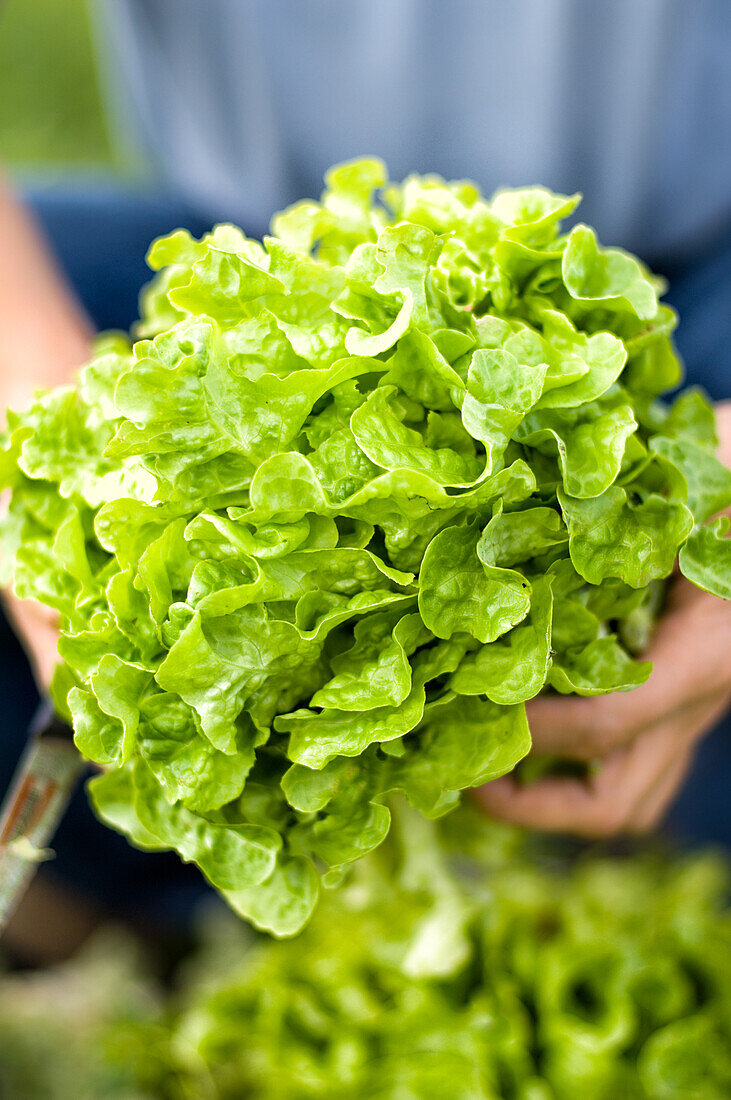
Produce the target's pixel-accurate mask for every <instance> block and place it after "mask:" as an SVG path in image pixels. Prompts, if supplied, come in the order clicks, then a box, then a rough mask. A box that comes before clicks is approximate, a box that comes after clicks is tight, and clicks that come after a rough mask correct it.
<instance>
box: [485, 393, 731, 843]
mask: <svg viewBox="0 0 731 1100" xmlns="http://www.w3.org/2000/svg"><path fill="white" fill-rule="evenodd" d="M717 415H718V428H719V437H720V440H721V446H720V449H719V458H720V459H721V460H722V461H723V462H724V463H725V464H726V465H727V466H730V467H731V402H725V403H723V404H721V405H719V406H717ZM647 656H648V658H649V659H650V660H652V661H653V664H654V668H653V671H652V675H651V676H650V679H649V680H648V681H647V683H646V684H643V685H642V687H639V688H637V689H636V690H634V691H630V692H627V693H626V694H617V695H605V696H601V697H597V698H594V699H583V698H578V697H555V696H545V697H542V698H539V699H535V700H534V701H533V702H532V703H531V704H529V706H528V716H529V720H530V726H531V732H532V735H533V745H534V748H535V750H536V751H537V752H539V753H546V754H557V755H559V756H563V757H568V758H571V759H576V760H583V761H589V760H596V761H599V762H600V767H599V769H598V770H597V771H596V772H595V773H594V774H593V775H592V776H591V777H590V778H589V779H587V780H586V781H581V780H578V779H563V778H552V777H547V778H545V779H541V780H539V781H538V782H536V783H533V784H528V785H526V786H523V787H521V786H520V785H519V784H518V783H516V782H515V781H514V780H513V779H511V778H509V777H506V778H504V779H498V780H496V781H495V782H494V783H489V784H488V785H487V786H486V787H483V788H481V789H480V790H479V791H478V792H476V797H477V798H478V800H479V802H480V803H481V804H482V806H483V807H484V808H485V809H486V810H487V811H488V813H490V814H492V815H493V816H495V817H499V818H502V819H503V820H506V821H513V822H516V823H518V824H521V825H527V826H530V827H532V828H537V829H542V830H547V831H554V832H567V833H578V834H579V835H583V836H590V837H591V836H594V837H597V836H610V835H613V834H615V833H620V832H644V831H646V830H648V829H651V828H653V827H654V826H655V825H656V824H658V822H659V821H660V820H661V819H662V817H663V815H664V813H665V811H666V810H667V808H668V806H669V805H670V802H671V801H672V799H673V797H674V795H675V793H676V792H677V790H678V788H679V787H680V785H681V784H682V782H683V780H684V778H685V776H686V774H687V772H688V769H689V767H690V764H691V761H692V757H693V752H694V750H695V747H696V745H697V743H698V742H699V740H700V739H701V738H702V737H703V735H704V734H706V733H708V732H709V730H710V729H712V727H713V726H714V725H715V723H716V722H717V721H718V720H719V718H721V717H722V715H723V713H724V711H725V710H726V709H727V707H728V705H729V702H730V701H731V603H727V602H726V601H724V600H720V599H717V598H716V597H715V596H709V595H707V594H706V593H705V592H700V591H699V590H698V589H697V588H695V587H694V586H693V585H691V584H690V583H689V582H688V581H686V580H685V579H684V578H683V577H681V576H680V575H678V576H677V577H676V579H675V580H674V581H673V584H672V588H671V591H670V593H669V599H668V604H667V607H666V610H665V614H664V616H663V618H662V619H661V620H660V623H659V624H658V627H657V630H656V632H655V637H654V640H653V643H652V646H651V647H650V651H649V653H648V654H647Z"/></svg>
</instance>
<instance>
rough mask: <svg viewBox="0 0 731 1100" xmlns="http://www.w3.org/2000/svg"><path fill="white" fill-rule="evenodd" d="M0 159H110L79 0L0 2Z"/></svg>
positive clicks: (88, 164) (103, 164) (54, 162)
mask: <svg viewBox="0 0 731 1100" xmlns="http://www.w3.org/2000/svg"><path fill="white" fill-rule="evenodd" d="M0 161H2V162H3V163H4V164H5V165H6V166H10V167H11V168H13V169H15V170H20V171H34V170H36V169H43V168H51V169H53V170H54V171H57V170H60V169H62V168H63V167H64V166H67V165H68V166H70V167H73V168H74V169H78V168H80V167H85V168H90V169H91V168H105V169H107V168H111V167H115V166H116V155H115V153H114V152H113V149H112V142H111V141H110V135H109V131H108V128H107V125H106V122H105V116H104V110H103V105H102V95H101V91H100V87H99V80H98V74H97V69H96V63H95V59H94V50H93V38H92V28H91V25H90V19H89V11H88V8H87V3H86V0H6V2H4V3H2V2H0Z"/></svg>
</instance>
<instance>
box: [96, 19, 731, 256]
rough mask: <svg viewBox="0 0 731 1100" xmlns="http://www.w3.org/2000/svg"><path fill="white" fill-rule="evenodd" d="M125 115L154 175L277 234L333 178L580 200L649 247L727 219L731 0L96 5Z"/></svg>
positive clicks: (586, 213)
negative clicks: (431, 180)
mask: <svg viewBox="0 0 731 1100" xmlns="http://www.w3.org/2000/svg"><path fill="white" fill-rule="evenodd" d="M95 10H96V11H97V13H98V14H99V17H100V18H99V25H100V30H101V32H102V41H103V45H104V49H105V50H106V53H107V57H106V59H105V63H104V65H103V66H102V69H103V71H104V72H105V73H106V74H107V79H108V81H109V92H110V98H111V101H112V103H113V105H114V106H115V113H116V116H117V118H124V119H125V120H126V123H127V125H128V126H129V127H130V128H131V129H132V131H133V132H134V134H135V135H136V138H137V139H138V141H139V142H140V143H141V144H142V146H143V147H144V150H145V153H146V156H147V159H148V161H149V163H150V165H151V166H152V168H153V171H154V173H155V175H156V177H157V179H158V181H160V182H161V183H162V184H163V185H164V186H165V187H166V188H168V189H169V190H170V191H171V192H173V193H175V194H177V195H179V196H180V197H181V198H182V199H184V200H185V201H187V202H188V203H189V204H190V205H191V206H192V207H193V208H195V209H196V210H198V211H200V212H202V213H203V214H204V215H205V216H206V217H208V218H209V220H211V221H214V220H234V221H237V222H238V223H240V224H241V225H242V226H243V227H244V228H245V229H246V230H247V231H248V232H249V233H251V234H252V235H253V234H261V232H262V231H264V230H265V229H266V226H267V224H268V222H269V218H270V216H271V214H272V212H273V211H274V210H276V209H279V208H281V207H283V206H285V205H286V204H288V203H290V202H292V201H295V200H296V199H298V198H302V197H315V196H317V195H318V194H319V192H320V190H321V188H322V174H323V172H324V170H325V169H326V168H327V167H328V166H329V165H330V164H333V163H335V162H337V161H340V160H343V159H348V158H351V157H355V156H359V155H363V154H375V155H379V156H382V157H383V158H384V159H385V160H386V162H387V164H388V167H389V169H390V172H391V176H392V178H396V179H398V178H401V177H402V176H404V175H406V174H408V173H409V172H412V171H418V172H438V173H439V174H441V175H443V176H446V177H448V178H459V177H464V176H467V177H469V178H472V179H474V180H476V182H477V183H478V184H479V185H480V186H481V187H482V188H483V189H484V190H485V191H487V192H490V191H492V190H493V189H494V188H496V187H498V186H524V185H527V184H532V183H542V184H544V185H545V186H547V187H550V188H552V189H554V190H558V191H566V192H573V191H575V190H580V191H583V193H584V202H583V204H582V206H581V211H580V216H581V217H582V218H583V219H584V220H586V221H588V222H590V223H592V224H594V225H596V227H597V228H598V230H599V234H600V237H601V238H602V240H604V241H605V242H606V243H607V244H621V245H623V246H625V247H628V248H631V249H633V250H636V251H638V252H640V253H641V254H643V255H644V256H646V257H647V258H648V259H650V260H653V259H656V258H662V257H665V256H672V255H673V254H675V255H678V254H682V253H684V252H692V251H693V250H696V251H697V250H698V249H701V248H703V247H705V246H707V245H708V244H709V243H711V242H712V241H713V238H714V236H715V235H717V234H718V233H719V232H720V231H722V230H723V228H724V227H725V226H728V225H729V223H730V222H731V144H730V142H729V135H730V134H731V76H730V75H729V74H730V66H729V60H730V58H731V3H729V0H693V2H692V3H689V2H688V0H368V2H360V0H98V2H97V5H96V8H95Z"/></svg>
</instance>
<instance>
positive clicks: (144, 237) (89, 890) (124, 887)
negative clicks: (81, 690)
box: [0, 187, 731, 924]
mask: <svg viewBox="0 0 731 1100" xmlns="http://www.w3.org/2000/svg"><path fill="white" fill-rule="evenodd" d="M31 204H32V206H33V207H34V209H35V212H36V214H37V216H38V217H39V219H40V221H41V222H42V224H43V226H44V228H45V231H46V234H47V236H48V238H49V240H50V242H51V244H52V245H53V247H54V249H55V251H56V253H57V255H58V256H59V258H60V260H61V263H62V265H63V267H64V268H65V271H66V273H67V275H68V277H69V278H70V280H71V282H72V283H73V285H74V287H75V288H76V291H77V293H78V295H79V297H80V298H81V300H82V302H83V303H84V305H85V307H86V309H87V311H88V312H89V314H90V316H91V317H92V319H93V321H94V322H95V324H96V325H97V326H98V327H99V328H100V329H106V328H119V329H127V328H129V326H130V325H131V323H132V322H133V321H134V320H135V318H136V317H137V295H138V291H139V288H140V287H141V285H142V284H143V283H144V282H145V281H146V280H147V279H148V278H149V276H150V272H149V271H148V269H147V268H146V266H145V263H144V259H143V257H144V255H145V251H146V249H147V246H148V244H149V242H150V241H151V240H152V239H153V238H154V237H155V236H158V235H160V234H162V233H166V232H168V231H169V230H171V229H173V228H175V227H176V226H178V225H185V226H187V227H188V228H189V229H190V230H191V231H192V232H193V233H194V234H196V235H200V234H201V233H202V232H203V231H204V230H205V229H207V228H208V226H206V225H205V224H204V222H203V219H202V218H201V216H200V215H199V214H197V213H196V211H194V210H191V209H187V208H185V207H183V206H181V205H180V204H177V203H175V202H172V201H166V200H165V199H164V198H159V197H141V196H135V195H132V194H128V193H126V192H122V191H120V190H117V189H115V188H111V187H110V188H108V189H102V188H99V187H94V188H90V189H84V188H77V189H75V190H73V191H59V190H56V189H49V190H46V191H43V192H36V193H35V194H34V195H32V196H31ZM244 228H245V229H246V230H247V232H249V233H250V234H252V235H260V234H261V231H262V228H263V227H262V226H258V225H256V226H250V225H247V226H245V227H244ZM653 262H654V264H655V266H656V267H658V268H659V269H660V270H664V271H666V272H667V273H668V274H669V275H670V277H671V280H672V281H671V289H670V293H669V294H668V296H667V299H668V301H670V302H671V303H672V304H673V305H674V306H676V308H677V309H678V310H679V311H680V313H681V316H682V324H681V326H680V328H679V330H678V345H679V347H680V351H681V353H682V355H683V358H684V359H685V362H686V366H687V370H688V377H689V380H690V381H692V382H696V383H700V384H701V385H703V386H704V387H705V388H706V389H707V390H708V392H709V393H710V394H711V395H712V396H713V397H714V398H722V397H727V396H728V395H729V389H730V382H731V310H729V308H728V305H729V298H730V297H731V294H730V292H731V232H729V233H727V234H726V235H725V237H724V238H723V239H720V240H718V241H717V242H716V244H715V245H714V247H713V248H711V249H708V250H707V251H706V252H705V253H704V254H703V255H699V256H696V257H693V258H692V259H687V260H686V261H685V262H684V263H683V264H682V265H679V264H676V265H673V264H672V262H671V258H670V257H662V256H658V257H655V258H654V261H653ZM0 652H1V659H0V684H1V685H2V687H3V688H4V691H3V695H4V698H5V720H4V723H3V725H4V745H3V751H2V753H0V792H1V791H2V790H4V789H5V788H6V787H7V784H8V783H9V781H10V778H11V774H12V771H13V769H14V766H15V763H16V761H17V759H18V757H19V756H20V754H21V751H22V747H23V743H24V739H25V731H26V729H27V726H28V723H29V721H30V718H31V716H32V713H33V710H34V708H35V705H36V702H37V696H36V693H35V689H34V687H33V682H32V679H31V676H30V672H29V670H28V666H27V662H26V660H25V657H24V655H23V653H22V650H21V648H20V646H19V644H18V643H17V641H16V640H15V638H14V636H13V634H12V632H11V631H10V629H9V628H8V627H7V625H6V624H5V623H4V622H2V623H0ZM730 778H731V721H730V720H729V719H727V720H726V721H725V722H724V723H723V725H722V726H720V727H719V728H718V729H717V730H716V731H715V732H714V733H713V734H712V735H711V736H709V737H708V738H706V740H705V741H704V742H703V744H702V745H701V746H700V748H699V751H698V757H697V761H696V765H695V768H694V770H693V773H692V775H691V777H690V780H689V781H688V783H687V784H686V786H685V788H684V790H683V792H682V794H681V796H680V798H679V799H678V801H677V803H676V805H675V807H674V809H673V812H672V814H671V818H670V822H669V829H670V830H671V831H672V832H673V833H674V834H675V835H676V836H677V837H678V838H679V839H681V840H682V841H683V842H685V843H696V842H706V841H715V842H723V843H725V844H727V845H729V846H730V847H731V815H730V814H729V812H728V785H729V779H730ZM54 848H55V851H56V859H55V860H54V861H53V862H52V863H51V864H49V865H47V866H46V867H45V868H44V869H43V873H44V874H47V875H48V876H49V877H55V878H57V879H61V880H63V881H64V882H65V884H66V885H68V886H70V887H72V888H73V889H75V890H77V891H80V892H82V893H86V894H87V895H89V896H91V897H93V898H94V899H95V900H97V901H101V902H102V903H103V904H104V905H105V906H107V907H108V908H109V910H110V911H112V912H114V913H115V915H123V914H129V915H136V916H138V917H140V916H142V917H144V918H147V919H149V920H151V921H157V922H159V921H164V922H165V923H167V924H180V923H184V922H185V921H186V919H187V917H188V916H189V914H190V911H191V908H192V906H193V905H194V904H195V902H196V901H197V900H198V899H199V898H200V896H201V895H202V894H203V893H204V892H205V890H206V889H207V888H206V887H205V885H204V883H203V879H202V878H201V876H200V874H199V872H198V871H197V870H196V869H194V868H192V867H189V866H185V865H183V864H181V863H180V861H179V860H178V858H177V856H175V855H173V854H164V855H162V854H153V855H151V854H143V853H140V852H137V851H135V850H134V849H132V848H131V847H130V846H129V845H128V844H127V842H126V841H125V840H124V839H123V838H122V837H121V836H118V835H117V834H116V833H114V832H113V831H111V830H109V829H107V828H106V827H105V826H103V825H101V824H100V823H99V822H97V820H96V819H95V818H94V816H93V814H92V813H91V810H90V809H89V807H88V804H87V802H86V796H85V794H84V792H83V791H81V790H80V791H79V792H78V793H77V795H76V797H75V798H74V799H73V802H72V804H71V807H70V809H69V811H68V813H67V814H66V816H65V818H64V821H63V822H62V824H61V826H60V828H59V830H58V833H57V835H56V838H55V841H54Z"/></svg>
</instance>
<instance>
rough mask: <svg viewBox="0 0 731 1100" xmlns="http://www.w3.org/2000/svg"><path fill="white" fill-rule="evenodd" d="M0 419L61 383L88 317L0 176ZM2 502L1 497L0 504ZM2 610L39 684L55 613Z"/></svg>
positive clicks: (79, 353)
mask: <svg viewBox="0 0 731 1100" xmlns="http://www.w3.org/2000/svg"><path fill="white" fill-rule="evenodd" d="M0 331H2V345H1V346H0V421H4V419H5V410H6V409H7V408H13V409H22V408H24V407H25V406H26V405H27V404H28V403H29V401H30V400H31V399H32V398H33V395H34V393H35V392H36V390H38V389H49V388H51V387H52V386H56V385H59V384H62V383H65V382H67V381H68V380H69V378H70V377H71V376H72V374H73V372H74V370H76V369H77V368H78V367H80V366H81V365H82V364H83V363H85V362H86V361H87V359H88V358H89V354H90V352H91V346H92V339H93V332H92V326H91V323H90V321H89V319H88V318H87V317H86V315H85V314H84V311H83V309H82V307H81V306H80V304H79V303H78V302H77V301H76V299H75V297H74V294H73V292H72V290H71V288H70V287H69V286H68V285H67V283H66V282H65V279H64V277H63V274H62V272H61V270H60V269H59V267H58V265H57V263H56V261H55V260H54V258H53V256H52V255H51V253H50V250H49V248H48V246H47V244H46V242H45V241H44V239H43V236H42V234H41V233H40V231H39V229H38V227H37V226H36V225H35V224H34V222H33V220H32V218H31V216H30V214H29V212H28V211H27V210H25V209H24V208H23V206H22V204H21V203H20V202H19V201H18V199H16V198H15V197H14V196H13V194H12V192H11V190H10V188H9V187H8V186H7V185H6V184H5V182H4V181H3V179H2V178H0ZM0 506H1V504H0ZM0 595H2V603H3V607H4V610H5V612H6V614H7V617H8V619H9V620H10V623H11V625H12V626H13V627H14V629H15V631H16V633H17V634H18V636H19V637H20V640H21V642H22V643H23V646H24V648H25V650H26V652H27V654H28V657H29V659H30V662H31V665H32V667H33V672H34V675H35V678H36V681H37V683H38V686H39V687H40V688H41V689H44V688H47V687H48V684H49V681H50V679H51V675H52V672H53V668H54V665H55V664H56V662H57V661H58V659H59V658H58V654H57V652H56V643H57V641H58V627H57V617H56V615H55V613H54V612H52V611H49V610H48V609H47V608H45V607H43V606H42V605H41V604H39V603H36V602H35V601H34V600H18V599H17V598H16V597H15V596H13V595H12V594H11V593H9V592H5V593H1V594H0Z"/></svg>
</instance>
